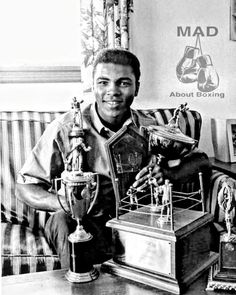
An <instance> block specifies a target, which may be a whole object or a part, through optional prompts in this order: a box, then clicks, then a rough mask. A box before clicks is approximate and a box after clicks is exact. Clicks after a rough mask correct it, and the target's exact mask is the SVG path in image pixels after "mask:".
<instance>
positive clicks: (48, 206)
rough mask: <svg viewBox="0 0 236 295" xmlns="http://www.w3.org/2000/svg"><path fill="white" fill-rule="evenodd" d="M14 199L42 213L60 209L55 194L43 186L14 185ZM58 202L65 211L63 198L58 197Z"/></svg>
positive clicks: (65, 206) (65, 205)
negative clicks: (42, 211)
mask: <svg viewBox="0 0 236 295" xmlns="http://www.w3.org/2000/svg"><path fill="white" fill-rule="evenodd" d="M16 197H17V198H18V199H20V200H22V201H23V202H25V203H26V204H28V205H29V206H30V207H33V208H35V209H39V210H44V211H57V210H60V209H61V205H60V203H59V201H58V199H57V196H56V194H55V193H53V192H49V191H48V190H47V189H46V187H44V186H43V185H39V184H21V183H16ZM60 200H61V202H62V205H63V206H64V208H65V209H66V210H67V208H68V207H67V204H66V201H65V197H63V196H60Z"/></svg>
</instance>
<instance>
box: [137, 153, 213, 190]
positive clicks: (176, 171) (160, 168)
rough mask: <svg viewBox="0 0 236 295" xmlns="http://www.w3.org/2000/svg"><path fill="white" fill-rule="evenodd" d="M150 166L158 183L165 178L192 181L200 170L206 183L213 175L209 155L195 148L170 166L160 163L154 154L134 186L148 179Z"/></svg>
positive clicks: (174, 181)
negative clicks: (177, 163)
mask: <svg viewBox="0 0 236 295" xmlns="http://www.w3.org/2000/svg"><path fill="white" fill-rule="evenodd" d="M149 168H151V171H152V176H153V177H156V179H157V182H158V184H163V182H164V180H165V179H169V180H170V182H171V183H173V184H176V183H177V184H178V183H186V182H188V181H191V180H192V179H193V178H194V177H195V176H197V174H198V173H199V172H202V173H203V175H204V178H205V181H204V182H205V183H207V179H208V178H209V177H210V175H211V165H210V162H209V159H208V157H207V155H206V154H205V153H203V152H201V151H199V150H195V151H193V152H191V153H190V154H188V155H187V156H185V157H184V158H182V159H181V163H180V164H179V165H177V166H175V167H168V165H167V164H165V163H164V164H161V165H158V164H157V161H156V157H155V156H152V159H151V161H150V162H149V164H148V165H147V166H146V167H144V168H143V169H142V170H141V171H140V172H139V173H138V174H137V176H136V181H135V183H134V184H133V186H134V187H136V188H137V187H139V186H141V185H142V184H143V183H144V182H145V181H146V180H147V179H148V172H149Z"/></svg>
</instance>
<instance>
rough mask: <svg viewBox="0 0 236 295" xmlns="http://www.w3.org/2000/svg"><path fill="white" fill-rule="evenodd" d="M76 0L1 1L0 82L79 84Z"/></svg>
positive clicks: (78, 30) (78, 11)
mask: <svg viewBox="0 0 236 295" xmlns="http://www.w3.org/2000/svg"><path fill="white" fill-rule="evenodd" d="M79 3H80V1H79V0H2V1H1V4H0V38H1V46H0V82H2V83H14V82H18V83H21V82H78V81H80V76H81V75H80V17H79V15H80V7H79Z"/></svg>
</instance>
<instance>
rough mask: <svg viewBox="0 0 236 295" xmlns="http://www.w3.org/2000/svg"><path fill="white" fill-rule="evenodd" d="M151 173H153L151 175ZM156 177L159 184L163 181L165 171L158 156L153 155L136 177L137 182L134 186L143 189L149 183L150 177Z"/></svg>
mask: <svg viewBox="0 0 236 295" xmlns="http://www.w3.org/2000/svg"><path fill="white" fill-rule="evenodd" d="M150 173H151V175H150ZM150 176H151V177H154V178H156V180H157V183H158V184H162V183H163V173H162V171H161V168H160V165H159V164H158V159H157V157H156V156H154V155H152V156H151V159H150V161H149V163H148V165H147V166H146V167H144V168H143V169H142V170H141V171H140V172H139V173H138V174H137V175H136V177H135V182H134V183H133V187H135V188H136V189H137V190H142V187H143V188H144V187H145V186H146V185H145V184H147V181H148V178H149V177H150Z"/></svg>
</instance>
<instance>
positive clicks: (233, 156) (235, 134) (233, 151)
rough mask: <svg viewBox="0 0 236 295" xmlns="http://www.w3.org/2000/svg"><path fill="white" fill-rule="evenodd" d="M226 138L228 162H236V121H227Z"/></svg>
mask: <svg viewBox="0 0 236 295" xmlns="http://www.w3.org/2000/svg"><path fill="white" fill-rule="evenodd" d="M227 136H228V144H229V158H230V162H231V163H232V162H236V119H228V120H227Z"/></svg>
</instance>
